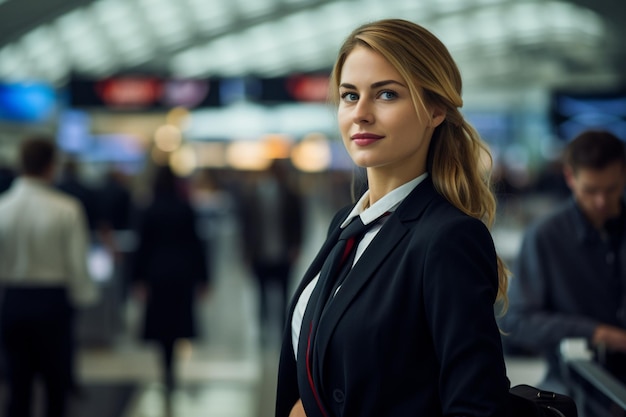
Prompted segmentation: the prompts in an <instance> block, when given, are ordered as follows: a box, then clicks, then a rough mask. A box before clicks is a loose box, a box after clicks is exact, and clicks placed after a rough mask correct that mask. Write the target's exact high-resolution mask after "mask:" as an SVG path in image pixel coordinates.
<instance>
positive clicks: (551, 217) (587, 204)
mask: <svg viewBox="0 0 626 417" xmlns="http://www.w3.org/2000/svg"><path fill="white" fill-rule="evenodd" d="M563 159H564V160H563V165H564V167H563V175H564V178H565V181H566V183H567V185H568V187H569V189H570V192H571V195H570V197H569V198H568V199H566V200H565V201H564V202H562V203H561V204H560V205H559V206H558V207H557V208H555V209H554V210H553V211H552V212H551V213H549V214H548V215H546V216H542V217H541V218H539V219H537V220H535V221H534V222H533V223H532V224H531V225H530V226H529V227H528V229H527V231H526V233H525V235H524V238H523V242H522V246H521V250H520V253H519V255H518V258H517V261H516V263H515V265H514V271H513V272H514V275H513V278H512V280H511V288H510V289H509V299H510V306H509V311H508V313H507V314H506V315H505V316H504V317H502V319H501V323H500V325H501V327H502V330H503V331H504V332H505V333H506V334H507V335H506V336H505V338H504V341H505V344H508V345H510V346H511V348H522V349H524V350H526V351H530V352H536V353H539V354H541V355H542V356H544V357H545V358H546V360H547V362H548V369H547V373H546V375H545V377H544V380H543V381H542V382H541V384H540V387H541V388H544V389H547V390H553V391H555V390H556V391H558V390H561V391H564V390H567V380H566V378H565V377H564V375H563V372H562V369H561V364H560V362H561V361H560V353H559V350H560V343H561V342H562V341H563V340H565V339H568V338H582V339H584V340H586V341H587V343H588V346H589V348H590V349H591V350H595V352H596V354H597V359H598V360H599V361H600V362H602V363H603V364H604V365H605V366H606V367H607V370H608V371H610V372H612V373H613V374H614V375H615V376H617V377H618V378H620V379H621V380H622V381H624V382H626V209H625V201H624V194H623V193H624V189H625V188H626V152H625V149H624V143H623V142H622V141H621V140H620V139H619V138H617V137H616V136H615V135H613V134H612V133H609V132H605V131H596V130H589V131H585V132H583V133H581V134H580V135H578V136H577V137H576V138H574V139H573V140H572V141H571V142H569V143H568V144H567V147H566V149H565V154H564V158H563Z"/></svg>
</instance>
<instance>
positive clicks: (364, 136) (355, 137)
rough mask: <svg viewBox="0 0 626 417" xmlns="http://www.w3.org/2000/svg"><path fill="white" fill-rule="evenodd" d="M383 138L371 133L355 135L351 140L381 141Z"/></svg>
mask: <svg viewBox="0 0 626 417" xmlns="http://www.w3.org/2000/svg"><path fill="white" fill-rule="evenodd" d="M383 137H384V136H380V135H375V134H373V133H355V134H354V135H352V140H356V139H382V138H383Z"/></svg>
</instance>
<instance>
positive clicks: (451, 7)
mask: <svg viewBox="0 0 626 417" xmlns="http://www.w3.org/2000/svg"><path fill="white" fill-rule="evenodd" d="M431 3H432V7H433V12H434V13H436V14H448V13H455V12H459V11H462V10H464V9H466V8H467V7H468V0H437V1H433V2H431Z"/></svg>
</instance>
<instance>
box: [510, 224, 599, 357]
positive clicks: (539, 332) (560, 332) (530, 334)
mask: <svg viewBox="0 0 626 417" xmlns="http://www.w3.org/2000/svg"><path fill="white" fill-rule="evenodd" d="M552 223H554V221H551V222H550V223H542V222H540V223H536V224H534V225H532V226H531V227H530V228H529V229H528V231H527V232H526V234H525V236H524V239H523V241H522V246H521V250H520V253H519V255H518V258H517V262H516V265H515V266H516V268H515V270H514V272H515V273H514V275H513V277H512V279H511V285H510V288H509V302H510V305H509V309H508V311H507V313H506V315H505V316H504V317H503V318H502V319H501V320H500V323H501V326H502V330H503V331H504V332H506V333H507V336H506V337H507V338H508V340H510V341H511V342H512V343H514V344H515V345H518V346H523V347H526V348H530V349H536V350H544V349H550V348H554V347H556V346H557V345H558V344H559V342H560V341H561V340H562V339H564V338H566V337H585V338H589V339H590V338H591V337H592V335H593V331H594V329H595V327H596V326H597V325H598V324H599V323H598V322H597V321H596V320H594V319H592V318H591V317H588V316H585V315H584V314H583V313H582V312H580V313H578V312H577V313H567V312H565V311H559V307H558V306H555V305H550V304H551V302H550V301H549V298H550V297H549V291H550V290H549V288H550V287H552V288H568V286H569V290H570V291H571V289H572V288H573V286H575V285H576V283H575V282H571V278H570V277H569V276H563V275H564V272H565V270H566V268H564V267H563V268H561V267H558V264H559V262H563V263H565V262H567V260H566V259H562V257H559V256H557V254H556V253H555V252H556V250H555V248H558V246H557V245H556V244H555V242H553V239H554V236H555V234H556V233H559V231H558V230H557V229H552V227H553V224H552ZM546 226H550V227H546ZM574 256H575V255H574ZM555 259H558V260H557V261H555ZM555 266H557V268H555ZM568 281H570V282H568ZM580 291H583V292H584V291H585V290H584V288H580ZM567 294H568V292H567V291H563V292H562V293H559V295H558V297H563V298H566V297H568V295H567ZM552 297H554V295H552Z"/></svg>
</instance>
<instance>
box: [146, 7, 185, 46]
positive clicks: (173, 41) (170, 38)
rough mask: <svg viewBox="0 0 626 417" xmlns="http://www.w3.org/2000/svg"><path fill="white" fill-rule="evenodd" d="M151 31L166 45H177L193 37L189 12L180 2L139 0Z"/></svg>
mask: <svg viewBox="0 0 626 417" xmlns="http://www.w3.org/2000/svg"><path fill="white" fill-rule="evenodd" d="M137 2H138V7H139V8H140V9H141V12H142V15H143V16H145V20H146V23H147V24H148V26H149V27H150V29H151V31H152V32H153V33H154V34H155V35H156V36H157V37H158V38H159V41H160V42H161V43H162V44H164V45H166V46H175V45H179V44H181V43H183V42H184V41H186V40H187V39H189V38H190V37H191V32H190V25H189V22H188V21H187V19H186V15H187V13H186V12H185V11H183V10H182V6H181V4H180V3H179V2H173V1H167V0H137Z"/></svg>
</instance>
